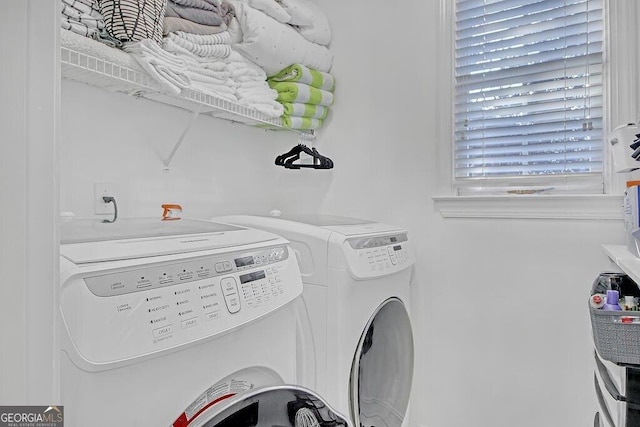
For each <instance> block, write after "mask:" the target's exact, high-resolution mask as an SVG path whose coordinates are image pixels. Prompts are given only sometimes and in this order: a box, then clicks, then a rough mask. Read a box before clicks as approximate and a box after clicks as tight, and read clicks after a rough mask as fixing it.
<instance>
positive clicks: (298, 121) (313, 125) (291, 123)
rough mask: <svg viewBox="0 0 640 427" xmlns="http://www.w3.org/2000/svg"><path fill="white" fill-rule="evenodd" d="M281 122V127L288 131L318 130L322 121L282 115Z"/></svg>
mask: <svg viewBox="0 0 640 427" xmlns="http://www.w3.org/2000/svg"><path fill="white" fill-rule="evenodd" d="M280 119H281V120H282V126H284V127H286V128H289V129H300V130H303V129H307V130H311V129H319V128H320V127H321V126H322V120H320V119H314V118H312V117H299V116H288V115H286V114H285V115H283V116H282V117H280Z"/></svg>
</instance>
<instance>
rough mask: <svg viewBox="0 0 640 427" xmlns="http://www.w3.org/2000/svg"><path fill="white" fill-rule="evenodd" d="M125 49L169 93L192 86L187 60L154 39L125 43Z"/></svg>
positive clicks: (175, 92)
mask: <svg viewBox="0 0 640 427" xmlns="http://www.w3.org/2000/svg"><path fill="white" fill-rule="evenodd" d="M124 50H125V52H128V53H130V54H131V55H132V56H133V58H134V59H135V60H136V61H137V62H138V63H139V64H140V66H141V67H142V68H144V70H145V71H147V73H149V74H150V75H151V76H152V77H154V78H155V79H156V80H157V81H158V83H160V84H161V85H162V87H163V88H165V89H166V90H167V91H168V92H169V93H172V94H175V95H178V94H179V93H180V92H181V91H182V89H186V88H188V87H190V86H191V79H190V78H189V75H188V74H187V64H186V62H185V61H184V60H183V59H181V58H179V57H178V56H176V55H173V54H171V53H169V52H166V51H164V50H163V49H162V48H161V47H160V46H158V45H157V44H156V43H155V42H154V41H153V40H151V39H143V40H140V41H138V42H135V43H125V45H124Z"/></svg>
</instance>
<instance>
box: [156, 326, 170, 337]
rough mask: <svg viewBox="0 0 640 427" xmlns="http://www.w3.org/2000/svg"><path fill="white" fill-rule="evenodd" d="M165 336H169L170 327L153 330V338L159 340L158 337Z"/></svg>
mask: <svg viewBox="0 0 640 427" xmlns="http://www.w3.org/2000/svg"><path fill="white" fill-rule="evenodd" d="M166 335H171V325H168V326H163V327H162V328H158V329H154V330H153V337H154V338H160V337H164V336H166Z"/></svg>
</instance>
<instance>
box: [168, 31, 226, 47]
mask: <svg viewBox="0 0 640 427" xmlns="http://www.w3.org/2000/svg"><path fill="white" fill-rule="evenodd" d="M170 34H173V35H174V36H175V37H179V38H181V39H185V40H188V41H190V42H191V43H195V44H202V45H210V44H231V35H230V34H229V31H222V32H220V33H216V34H193V33H187V32H185V31H176V32H175V33H170Z"/></svg>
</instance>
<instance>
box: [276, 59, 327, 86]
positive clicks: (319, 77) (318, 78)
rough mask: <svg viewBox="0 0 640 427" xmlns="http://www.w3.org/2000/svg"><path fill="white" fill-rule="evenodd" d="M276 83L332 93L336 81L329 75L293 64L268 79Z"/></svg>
mask: <svg viewBox="0 0 640 427" xmlns="http://www.w3.org/2000/svg"><path fill="white" fill-rule="evenodd" d="M269 80H273V81H276V82H296V83H304V84H308V85H309V86H313V87H315V88H318V89H322V90H326V91H329V92H333V90H334V88H335V85H336V81H335V79H334V78H333V76H332V75H331V74H329V73H325V72H322V71H318V70H314V69H312V68H308V67H306V66H304V65H302V64H293V65H290V66H288V67H287V68H285V69H284V70H282V71H280V72H279V73H278V74H275V75H273V76H270V77H269Z"/></svg>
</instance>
